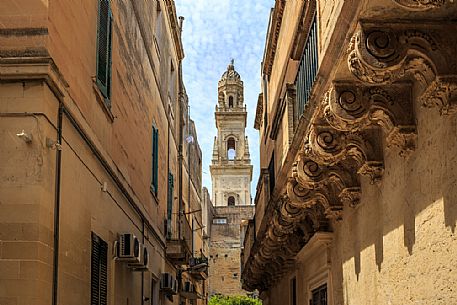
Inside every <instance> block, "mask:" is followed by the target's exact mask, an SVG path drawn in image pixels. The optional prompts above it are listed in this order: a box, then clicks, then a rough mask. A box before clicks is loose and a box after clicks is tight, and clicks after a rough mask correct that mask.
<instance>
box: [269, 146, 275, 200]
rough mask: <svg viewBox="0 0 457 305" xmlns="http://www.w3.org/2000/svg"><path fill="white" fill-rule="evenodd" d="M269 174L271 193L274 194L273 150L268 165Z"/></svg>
mask: <svg viewBox="0 0 457 305" xmlns="http://www.w3.org/2000/svg"><path fill="white" fill-rule="evenodd" d="M268 176H269V179H270V194H272V192H273V190H274V188H275V153H274V152H273V153H272V155H271V159H270V164H269V165H268Z"/></svg>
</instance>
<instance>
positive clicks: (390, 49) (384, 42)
mask: <svg viewBox="0 0 457 305" xmlns="http://www.w3.org/2000/svg"><path fill="white" fill-rule="evenodd" d="M397 2H401V3H403V4H407V3H409V4H418V5H420V6H421V7H424V6H428V7H432V6H436V5H437V4H440V3H441V1H431V0H430V1H425V0H423V1H419V0H418V1H406V0H403V1H397ZM441 4H442V3H441ZM412 26H414V28H413V27H412ZM456 29H457V27H456V26H454V25H450V28H449V29H448V30H447V31H446V32H443V31H442V30H439V28H438V27H437V25H436V24H427V23H424V24H414V25H412V24H411V23H403V24H401V23H392V24H382V23H376V24H370V23H362V25H361V30H360V31H359V32H357V33H356V34H355V35H354V36H353V38H352V39H351V43H350V45H349V50H348V52H349V56H348V67H349V70H350V71H351V72H352V73H353V74H354V75H355V76H356V77H357V78H358V79H360V80H361V81H363V82H366V83H371V84H392V83H394V82H398V81H400V80H405V79H409V80H412V81H414V82H415V83H416V85H419V88H422V96H421V97H420V100H421V103H422V105H424V106H426V107H432V106H438V107H439V108H440V112H441V113H442V114H448V113H453V112H454V111H455V110H454V108H455V107H456V106H455V103H456V98H455V97H456V95H457V93H456V91H457V90H456V87H457V60H456V58H455V51H456V48H457V39H456V37H455V34H454V33H455V30H456ZM343 98H345V99H347V100H350V99H351V95H350V94H349V95H345V96H343Z"/></svg>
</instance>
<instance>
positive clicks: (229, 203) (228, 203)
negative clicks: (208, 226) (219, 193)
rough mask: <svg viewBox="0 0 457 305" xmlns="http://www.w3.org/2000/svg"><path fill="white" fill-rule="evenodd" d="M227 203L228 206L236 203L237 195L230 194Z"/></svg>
mask: <svg viewBox="0 0 457 305" xmlns="http://www.w3.org/2000/svg"><path fill="white" fill-rule="evenodd" d="M227 205H228V206H233V205H235V197H233V196H230V197H229V198H228V200H227Z"/></svg>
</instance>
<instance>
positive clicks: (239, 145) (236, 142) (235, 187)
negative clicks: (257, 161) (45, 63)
mask: <svg viewBox="0 0 457 305" xmlns="http://www.w3.org/2000/svg"><path fill="white" fill-rule="evenodd" d="M246 118H247V112H246V106H245V105H244V87H243V81H242V80H241V77H240V74H239V73H238V72H237V71H236V70H235V67H234V60H233V59H232V60H231V61H230V64H229V65H228V66H227V70H226V71H225V72H224V73H223V74H222V77H221V79H220V80H219V83H218V102H217V105H216V111H215V119H216V128H217V136H216V137H215V139H214V147H213V158H212V162H211V165H210V171H211V178H212V184H213V187H212V189H213V193H212V200H213V204H214V206H216V207H217V206H228V201H227V200H226V198H228V194H229V193H230V194H236V195H237V197H238V198H239V200H237V201H236V204H235V205H250V204H251V190H250V188H251V180H252V165H251V159H250V154H249V144H248V137H247V136H246V132H245V130H246ZM231 203H232V202H231ZM235 205H234V204H231V206H235Z"/></svg>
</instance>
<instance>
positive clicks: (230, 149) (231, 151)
mask: <svg viewBox="0 0 457 305" xmlns="http://www.w3.org/2000/svg"><path fill="white" fill-rule="evenodd" d="M235 156H236V148H235V139H234V138H229V139H228V140H227V158H228V159H229V160H235Z"/></svg>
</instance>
